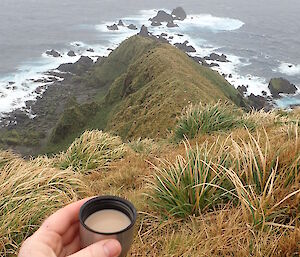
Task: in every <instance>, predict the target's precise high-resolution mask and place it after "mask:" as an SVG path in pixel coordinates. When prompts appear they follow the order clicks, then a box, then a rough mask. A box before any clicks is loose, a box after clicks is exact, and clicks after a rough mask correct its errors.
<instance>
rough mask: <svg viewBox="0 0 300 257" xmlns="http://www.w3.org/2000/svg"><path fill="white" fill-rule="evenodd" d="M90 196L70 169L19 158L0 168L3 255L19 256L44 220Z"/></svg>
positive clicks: (0, 230)
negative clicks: (47, 165) (23, 242)
mask: <svg viewBox="0 0 300 257" xmlns="http://www.w3.org/2000/svg"><path fill="white" fill-rule="evenodd" d="M5 155H6V153H4V156H5ZM0 156H3V155H2V154H0ZM88 192H89V190H88V189H87V187H86V186H85V184H84V183H83V182H82V179H81V178H80V177H79V176H78V175H75V174H74V172H73V171H72V170H70V169H67V170H64V171H61V170H58V169H55V168H50V167H43V166H40V165H37V164H34V163H31V162H25V161H24V160H22V159H20V158H14V159H13V160H10V161H9V162H7V163H6V164H5V165H3V166H2V167H0V213H1V215H0V255H1V256H10V255H16V253H17V251H18V249H19V247H20V245H21V243H22V241H23V240H24V239H25V238H27V237H28V236H30V235H31V234H32V233H33V232H34V231H35V230H36V229H37V228H38V226H39V225H40V224H41V222H42V221H43V220H44V219H45V217H48V216H49V215H50V214H51V213H53V212H54V211H55V210H57V209H59V208H61V207H63V206H65V205H66V204H68V203H70V202H72V201H75V200H78V198H81V197H84V196H86V195H88Z"/></svg>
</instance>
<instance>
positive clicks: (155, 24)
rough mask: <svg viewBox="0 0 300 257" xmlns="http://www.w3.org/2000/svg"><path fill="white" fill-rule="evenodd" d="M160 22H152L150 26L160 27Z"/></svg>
mask: <svg viewBox="0 0 300 257" xmlns="http://www.w3.org/2000/svg"><path fill="white" fill-rule="evenodd" d="M161 25H162V24H161V22H158V21H152V23H151V26H154V27H157V26H161Z"/></svg>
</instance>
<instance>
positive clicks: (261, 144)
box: [227, 125, 300, 227]
mask: <svg viewBox="0 0 300 257" xmlns="http://www.w3.org/2000/svg"><path fill="white" fill-rule="evenodd" d="M294 127H295V131H294V132H295V134H296V135H298V131H297V126H295V125H294ZM249 138H250V140H249V141H247V142H246V141H245V140H241V141H240V142H236V141H233V143H232V145H233V151H232V153H233V158H234V159H235V160H236V161H235V163H236V164H237V166H233V167H232V168H230V169H228V170H227V174H228V176H229V179H230V181H232V183H233V184H234V186H235V191H236V194H237V195H238V198H239V202H240V204H241V207H242V210H243V214H244V217H245V220H246V221H247V222H250V223H251V224H252V225H254V226H260V227H264V225H272V226H285V227H293V226H295V224H296V223H297V219H299V218H300V213H299V199H300V183H299V182H300V151H299V149H300V142H299V140H298V136H296V139H288V137H286V136H285V135H284V134H279V135H278V136H275V137H274V138H272V139H270V138H269V136H268V134H267V132H266V131H264V132H263V135H260V134H258V135H257V136H256V137H254V136H252V135H251V134H250V133H249ZM283 140H285V141H283ZM297 209H298V210H297Z"/></svg>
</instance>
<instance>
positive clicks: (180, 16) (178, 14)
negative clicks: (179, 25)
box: [171, 7, 187, 21]
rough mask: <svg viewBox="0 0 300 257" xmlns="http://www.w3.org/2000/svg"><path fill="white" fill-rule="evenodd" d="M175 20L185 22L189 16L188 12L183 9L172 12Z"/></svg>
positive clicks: (178, 8)
mask: <svg viewBox="0 0 300 257" xmlns="http://www.w3.org/2000/svg"><path fill="white" fill-rule="evenodd" d="M171 15H172V16H173V18H174V20H180V21H183V20H185V19H186V17H187V15H186V12H185V11H184V10H183V8H182V7H177V8H175V9H174V10H173V11H172V14H171Z"/></svg>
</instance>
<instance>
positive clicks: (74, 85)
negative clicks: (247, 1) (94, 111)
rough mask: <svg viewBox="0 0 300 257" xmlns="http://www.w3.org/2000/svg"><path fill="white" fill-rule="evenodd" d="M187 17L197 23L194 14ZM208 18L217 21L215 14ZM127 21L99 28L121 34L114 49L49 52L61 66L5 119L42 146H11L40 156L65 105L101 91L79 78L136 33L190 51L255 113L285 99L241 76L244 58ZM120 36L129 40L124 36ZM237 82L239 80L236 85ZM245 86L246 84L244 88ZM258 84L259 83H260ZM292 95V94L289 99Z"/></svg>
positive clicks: (43, 75) (6, 127) (78, 45)
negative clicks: (238, 94) (239, 65)
mask: <svg viewBox="0 0 300 257" xmlns="http://www.w3.org/2000/svg"><path fill="white" fill-rule="evenodd" d="M164 12H166V11H164ZM187 17H189V19H190V20H192V19H191V17H192V16H187ZM209 18H212V17H211V16H210V17H209ZM128 19H129V18H127V21H126V23H125V22H124V23H125V24H127V25H124V23H123V21H122V23H123V24H121V23H120V21H121V20H120V21H119V24H121V25H119V26H117V25H116V24H113V25H110V24H111V23H107V24H105V25H102V27H101V28H99V29H105V28H104V27H103V26H106V31H107V33H109V34H115V35H118V36H116V37H115V38H114V40H112V41H111V42H110V47H106V46H103V45H94V46H93V47H92V46H90V45H86V44H84V43H82V42H73V43H71V44H70V45H71V46H72V47H73V48H70V49H67V50H66V49H65V50H64V51H59V50H51V51H48V54H46V53H44V54H43V57H44V58H48V59H51V60H54V63H52V65H54V64H55V65H56V67H53V66H52V67H53V68H52V69H50V70H47V71H44V72H40V73H39V76H38V77H34V78H29V79H27V80H29V82H30V83H33V84H34V85H35V86H36V88H35V90H34V91H33V94H32V96H33V98H29V99H28V100H26V101H24V105H23V106H22V107H21V108H16V109H15V110H13V111H11V112H8V113H6V115H4V116H2V117H0V133H6V132H9V133H10V132H12V131H15V130H17V131H23V130H24V131H26V133H27V132H28V133H30V132H29V131H35V132H37V133H38V134H37V135H34V136H33V138H34V139H37V140H39V142H40V144H39V145H37V146H35V145H34V144H32V145H31V147H29V148H28V147H26V146H18V145H17V144H15V142H14V140H12V141H11V142H10V143H9V144H10V146H11V148H13V149H14V150H16V151H17V152H20V153H22V154H23V155H25V156H27V155H34V154H35V153H39V152H40V151H41V149H43V147H44V146H45V145H46V144H47V139H49V137H50V136H51V131H52V129H53V127H54V126H55V124H56V123H57V121H58V120H59V118H60V115H61V114H62V113H63V111H64V109H65V106H66V105H68V102H70V101H74V99H76V100H75V101H76V103H77V104H84V103H87V102H89V101H92V100H93V96H94V95H95V94H96V93H97V90H99V89H96V88H92V87H88V86H86V85H83V84H81V83H80V82H78V81H76V80H74V79H73V78H75V77H76V76H77V75H79V76H80V75H83V74H84V73H85V72H87V71H88V70H89V69H91V68H92V67H93V65H95V63H98V62H99V61H101V59H102V58H105V56H107V55H108V54H109V53H110V52H111V51H112V50H114V49H115V48H116V47H117V46H118V45H119V44H120V43H121V42H122V41H123V40H125V39H126V38H127V37H129V36H131V35H135V34H139V35H141V36H146V37H148V36H149V37H153V38H156V39H157V40H159V41H161V42H164V43H168V44H171V45H174V46H176V47H177V48H179V49H180V50H182V51H183V52H185V53H186V54H187V55H188V56H189V57H190V58H192V59H193V60H194V61H195V62H197V63H198V64H199V65H204V66H207V67H210V68H211V69H213V70H216V71H217V72H219V73H220V74H221V75H223V76H224V77H225V79H226V80H227V81H228V82H230V83H231V84H233V85H234V86H235V87H236V88H237V89H238V90H239V91H240V92H241V94H242V95H244V97H248V101H249V102H250V104H251V105H252V107H253V108H255V109H265V110H267V111H268V110H271V109H273V108H274V107H275V101H280V99H277V100H275V99H274V98H273V97H272V96H271V92H270V90H269V88H268V84H267V83H266V82H265V81H260V78H258V77H257V78H255V77H253V76H250V75H249V76H248V77H243V76H240V75H239V74H238V73H237V71H236V70H235V68H236V66H237V63H238V64H240V60H239V57H237V56H234V55H225V54H224V53H221V52H219V51H218V48H216V47H213V46H210V47H207V48H201V47H199V46H198V45H197V44H196V43H195V42H194V41H193V39H192V38H191V37H189V36H188V35H184V34H180V33H177V32H178V31H172V29H171V28H168V27H166V25H168V24H165V22H162V23H161V25H159V26H150V27H149V28H148V27H145V26H144V25H143V26H142V27H141V29H140V28H139V27H138V26H136V29H134V27H133V29H130V28H128V27H126V26H130V25H134V26H135V24H133V23H131V24H130V25H129V24H128V23H127V22H128V21H130V20H128ZM134 21H135V22H136V24H139V23H138V18H137V17H136V18H131V22H134ZM149 22H151V21H149ZM181 22H183V21H181V20H176V23H174V26H175V25H176V24H177V23H178V24H179V28H180V26H181V25H182V24H181ZM193 22H194V21H193ZM114 25H116V26H117V28H118V30H114V29H115V28H116V27H115V26H114ZM172 26H173V25H172ZM238 26H242V23H238V22H237V21H234V27H231V28H229V29H232V30H234V29H236V28H237V27H238ZM111 29H112V30H111ZM119 30H120V31H119ZM170 31H171V32H170ZM157 32H159V33H157ZM118 33H119V34H118ZM120 33H121V35H123V36H124V37H125V38H123V36H120ZM120 40H121V42H120ZM189 40H190V41H189ZM74 50H75V51H74ZM70 51H73V53H74V54H75V55H73V54H72V56H70ZM85 62H87V63H85ZM82 65H83V66H82ZM85 65H86V66H85ZM77 66H79V68H78V67H77ZM78 69H81V71H80V73H78ZM238 79H239V80H238ZM236 80H238V81H239V82H238V83H235V82H236ZM242 82H244V83H243V84H242ZM258 82H259V84H257V83H258ZM246 83H249V84H251V83H252V84H255V83H256V86H257V88H255V87H254V86H251V85H250V86H249V85H247V84H246ZM10 86H11V87H14V83H11V85H10ZM258 92H260V94H255V93H258ZM263 92H265V93H263ZM289 97H293V96H291V95H290V96H289ZM29 144H30V142H29Z"/></svg>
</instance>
